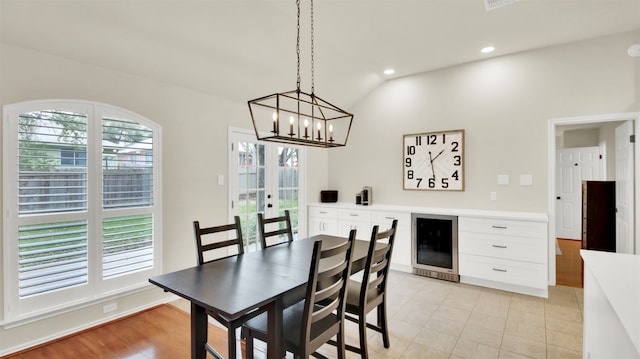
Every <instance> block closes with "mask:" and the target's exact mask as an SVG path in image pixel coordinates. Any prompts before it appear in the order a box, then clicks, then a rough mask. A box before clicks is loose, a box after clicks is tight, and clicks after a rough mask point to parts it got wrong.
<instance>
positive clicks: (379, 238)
mask: <svg viewBox="0 0 640 359" xmlns="http://www.w3.org/2000/svg"><path fill="white" fill-rule="evenodd" d="M397 226H398V220H397V219H394V220H393V223H392V224H391V228H390V229H388V230H385V231H383V232H378V226H374V227H373V230H372V232H371V241H370V243H369V250H368V252H367V261H366V264H365V268H364V274H363V277H362V285H361V288H360V298H359V299H360V304H359V305H360V306H362V307H363V308H369V307H371V306H374V305H377V304H378V303H379V302H380V301H381V300H382V296H384V295H385V292H386V291H385V288H386V285H387V275H388V273H389V264H390V263H391V254H392V253H393V243H394V241H395V237H396V228H397ZM385 242H386V243H385ZM381 246H382V247H381ZM376 247H379V248H376ZM380 247H381V248H380ZM373 293H375V294H373Z"/></svg>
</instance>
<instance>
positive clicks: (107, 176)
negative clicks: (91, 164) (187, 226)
mask: <svg viewBox="0 0 640 359" xmlns="http://www.w3.org/2000/svg"><path fill="white" fill-rule="evenodd" d="M102 176H103V194H102V202H103V203H102V205H103V208H104V209H105V210H114V209H126V208H134V207H149V206H152V205H153V132H152V131H151V130H150V129H148V128H147V127H145V126H143V125H141V124H138V123H134V122H130V121H126V120H121V119H114V118H103V119H102ZM115 213H118V211H116V212H115ZM102 233H103V240H102V263H103V268H102V276H103V278H105V279H106V278H110V277H113V276H118V275H122V274H126V273H129V272H134V271H138V270H141V269H146V268H151V267H153V216H152V215H151V214H150V213H149V214H142V215H133V216H131V215H129V216H114V217H108V218H105V219H104V220H103V223H102Z"/></svg>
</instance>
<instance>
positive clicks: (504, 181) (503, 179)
mask: <svg viewBox="0 0 640 359" xmlns="http://www.w3.org/2000/svg"><path fill="white" fill-rule="evenodd" d="M498 184H499V185H503V186H506V185H508V184H509V175H498Z"/></svg>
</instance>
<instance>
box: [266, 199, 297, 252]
mask: <svg viewBox="0 0 640 359" xmlns="http://www.w3.org/2000/svg"><path fill="white" fill-rule="evenodd" d="M272 223H277V224H278V228H277V229H275V230H271V231H269V230H267V229H266V228H267V226H268V225H269V224H272ZM258 227H259V229H260V231H259V232H260V245H261V246H262V249H265V248H267V247H268V246H269V245H275V244H279V243H280V236H285V237H286V239H287V240H286V242H292V241H293V230H292V228H291V216H290V215H289V210H288V209H285V211H284V214H283V215H282V216H278V217H273V218H265V217H264V214H262V213H258ZM271 237H276V240H275V243H271V244H267V240H268V239H269V238H271Z"/></svg>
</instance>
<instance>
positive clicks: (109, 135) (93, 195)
mask: <svg viewBox="0 0 640 359" xmlns="http://www.w3.org/2000/svg"><path fill="white" fill-rule="evenodd" d="M3 136H4V138H3V146H4V147H3V165H4V167H3V199H4V219H3V227H4V228H3V242H4V263H5V277H4V296H5V301H4V302H5V316H4V319H5V323H10V322H19V321H22V320H24V319H27V318H31V317H34V316H39V315H43V314H50V313H52V312H56V311H58V310H65V309H68V308H69V307H71V306H74V305H79V304H83V303H87V302H91V301H95V300H98V299H100V298H104V297H106V296H112V295H118V294H121V293H125V292H128V291H130V290H135V289H137V288H141V287H143V286H144V285H146V284H147V279H148V278H149V276H150V275H153V274H156V273H159V272H160V268H159V267H160V258H161V251H160V244H161V240H160V239H161V237H160V236H161V233H162V231H161V213H162V212H161V206H160V203H161V201H160V200H161V192H160V191H161V186H160V183H161V182H160V175H161V172H160V165H159V164H160V153H161V151H160V149H161V144H160V127H159V126H158V125H157V124H155V123H153V122H151V121H149V120H148V119H146V118H144V117H142V116H140V115H137V114H135V113H132V112H129V111H126V110H123V109H120V108H116V107H113V106H109V105H105V104H100V103H93V102H87V101H59V100H55V101H54V100H44V101H30V102H23V103H18V104H13V105H7V106H4V108H3Z"/></svg>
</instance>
